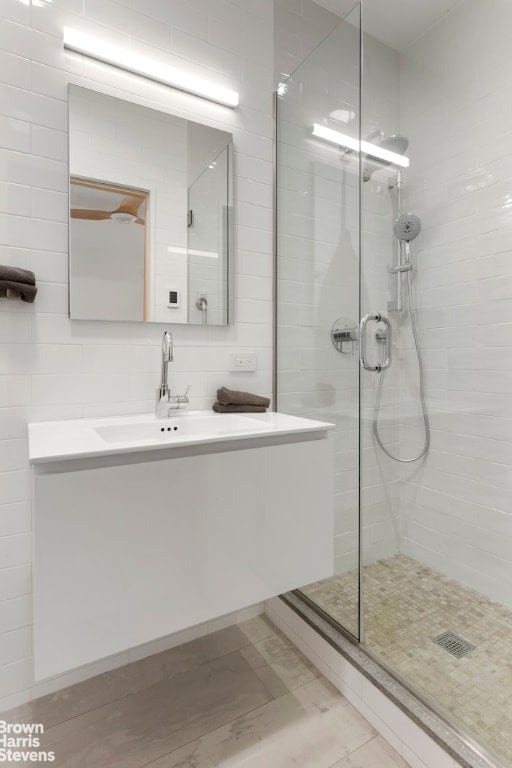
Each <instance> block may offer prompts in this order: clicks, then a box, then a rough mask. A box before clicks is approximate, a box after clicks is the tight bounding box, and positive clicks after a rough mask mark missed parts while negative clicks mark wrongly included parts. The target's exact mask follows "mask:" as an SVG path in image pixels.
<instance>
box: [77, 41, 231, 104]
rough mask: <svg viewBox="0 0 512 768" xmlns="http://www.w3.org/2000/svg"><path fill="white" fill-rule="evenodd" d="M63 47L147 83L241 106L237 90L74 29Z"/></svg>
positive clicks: (221, 102) (220, 102) (219, 102)
mask: <svg viewBox="0 0 512 768" xmlns="http://www.w3.org/2000/svg"><path fill="white" fill-rule="evenodd" d="M64 48H66V49H67V50H69V51H75V52H76V53H82V54H84V55H85V56H89V57H90V58H91V59H96V60H97V61H101V62H104V63H105V64H111V65H112V66H114V67H118V68H119V69H122V70H124V71H125V72H131V73H132V74H134V75H140V76H141V77H146V78H148V80H153V81H155V82H157V83H162V84H163V85H169V86H171V87H172V88H177V89H179V90H180V91H187V92H188V93H193V94H194V95H195V96H200V97H201V98H203V99H208V100H209V101H215V102H217V103H218V104H224V105H225V106H227V107H236V106H237V105H238V93H237V92H236V91H231V90H230V89H229V88H224V86H222V85H217V84H216V83H212V82H210V81H209V80H203V79H202V78H200V77H195V75H190V74H188V73H187V72H183V71H182V70H180V69H176V68H175V67H170V66H167V65H166V64H161V63H160V62H157V61H154V60H153V59H148V58H147V57H146V56H141V55H140V54H138V53H134V52H132V51H129V50H127V49H126V48H120V47H119V46H117V45H112V44H111V43H108V42H106V41H105V40H101V39H100V38H98V37H93V36H92V35H88V34H86V33H84V32H80V31H79V30H77V29H72V28H71V27H64Z"/></svg>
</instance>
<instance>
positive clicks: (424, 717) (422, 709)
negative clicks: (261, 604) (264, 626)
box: [265, 592, 507, 768]
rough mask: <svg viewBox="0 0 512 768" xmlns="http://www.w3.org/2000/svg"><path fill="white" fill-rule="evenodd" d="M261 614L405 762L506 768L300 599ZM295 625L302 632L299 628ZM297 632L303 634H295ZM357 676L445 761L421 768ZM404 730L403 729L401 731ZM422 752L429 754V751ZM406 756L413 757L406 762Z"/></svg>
mask: <svg viewBox="0 0 512 768" xmlns="http://www.w3.org/2000/svg"><path fill="white" fill-rule="evenodd" d="M290 611H291V612H292V613H291V614H290V613H289V612H290ZM265 612H266V613H267V615H268V617H269V618H270V619H271V620H272V621H274V623H276V624H277V626H278V627H279V628H280V629H281V630H282V631H283V632H284V633H285V634H286V635H288V636H289V637H290V639H291V640H292V641H293V642H294V643H295V644H296V645H297V646H298V647H299V648H300V650H301V651H303V652H304V654H305V655H306V656H307V657H308V658H309V659H310V660H311V661H312V662H313V664H315V666H317V667H318V668H319V669H320V671H321V672H322V673H323V674H324V675H325V677H327V678H328V679H329V680H330V681H331V682H332V683H333V684H334V685H335V687H337V688H338V689H339V690H340V691H341V693H343V694H344V695H346V698H347V699H348V700H349V701H351V703H352V704H353V705H354V706H355V707H356V709H359V710H360V711H361V712H362V714H363V715H365V716H366V717H367V719H369V720H370V722H372V717H371V715H375V717H374V719H373V720H374V721H373V722H372V724H373V725H374V726H375V727H376V729H377V730H378V731H379V732H380V733H381V735H382V736H383V737H384V738H385V739H386V740H387V741H388V742H389V743H390V744H391V746H393V747H395V749H397V751H399V752H401V754H402V756H403V757H404V759H405V760H406V761H407V760H408V758H409V759H410V757H412V758H417V759H421V760H423V763H422V765H425V766H426V768H444V765H445V760H443V757H444V756H445V757H446V759H447V761H448V762H447V763H446V765H447V766H449V767H450V768H452V762H451V760H454V761H455V764H454V765H453V768H459V766H460V768H507V766H506V765H505V764H503V763H501V762H496V758H495V757H492V756H491V755H490V754H488V753H487V752H486V751H485V749H484V748H482V747H481V746H480V745H478V744H477V743H476V742H474V741H473V740H472V739H471V738H470V737H468V736H466V735H464V734H462V733H461V732H459V731H458V730H457V729H456V728H455V727H453V726H452V725H451V724H449V723H448V722H447V721H446V720H445V719H443V717H442V716H440V715H439V714H437V713H436V712H435V711H434V710H433V709H432V708H431V707H430V706H429V704H428V703H427V702H425V701H423V700H422V699H421V698H420V697H419V696H418V695H417V694H415V693H413V692H412V691H411V690H410V689H409V688H408V687H407V686H406V685H404V684H403V683H402V682H401V681H400V680H399V679H397V678H396V677H395V676H394V675H393V674H392V673H391V672H390V671H388V670H387V669H385V668H384V667H383V666H382V664H381V663H380V662H377V661H376V660H375V659H374V658H373V657H372V656H371V655H370V654H369V653H368V652H367V651H366V650H365V649H363V648H362V647H361V646H359V645H358V644H357V643H356V642H355V641H354V640H350V639H348V637H345V636H344V635H343V634H342V633H341V632H340V631H339V630H338V629H336V628H335V627H334V626H332V625H331V624H330V622H328V621H326V620H325V619H324V618H322V617H321V616H320V615H319V614H318V613H317V612H316V611H315V610H313V609H312V608H311V607H310V606H309V605H307V604H306V603H305V602H304V601H303V600H302V598H301V597H300V596H299V595H298V594H296V593H293V592H289V593H287V594H286V595H281V596H280V597H279V598H274V599H273V600H270V601H268V602H267V603H266V604H265ZM297 620H299V621H300V624H302V626H300V624H297ZM293 625H295V626H293ZM299 629H300V630H302V631H300V632H299V631H298V630H299ZM309 629H313V630H314V632H315V635H316V637H315V636H313V637H312V640H313V642H312V643H308V640H307V633H308V630H309ZM304 634H305V635H306V637H304ZM319 643H320V644H322V646H323V647H322V648H321V649H320V652H319V651H318V650H315V648H313V645H315V647H316V648H317V649H318V645H319ZM333 650H334V652H333ZM320 654H321V655H320ZM340 657H341V658H340ZM329 659H330V661H329ZM347 665H348V666H347ZM337 667H338V668H337ZM361 676H362V677H363V678H364V679H365V680H366V681H368V682H369V683H370V684H371V685H372V686H374V687H375V688H376V689H377V690H378V691H379V692H380V693H382V694H383V695H384V696H385V697H386V698H387V699H388V700H389V701H390V702H391V704H392V705H394V708H395V709H396V708H398V709H399V710H400V713H402V714H403V715H405V716H406V718H407V719H408V720H409V721H411V724H414V725H413V726H412V727H413V728H414V726H417V727H419V728H420V729H421V731H422V732H423V735H424V736H426V737H427V738H428V740H429V741H430V743H431V744H432V742H433V746H434V745H435V749H436V751H439V750H442V751H443V752H444V755H443V754H442V753H441V752H440V753H439V755H437V756H436V758H434V759H435V762H432V761H431V760H430V761H429V762H425V757H421V755H418V754H417V752H416V751H415V750H414V748H413V746H412V745H411V744H408V743H407V739H406V737H404V736H403V735H401V734H400V733H399V731H400V727H398V728H397V730H394V729H393V726H392V725H391V724H390V723H389V722H386V721H385V719H384V718H382V719H381V715H380V714H379V713H378V712H373V710H371V708H369V707H368V705H367V704H366V703H365V702H364V700H363V699H362V698H361V696H360V694H358V693H357V692H356V690H355V688H357V682H358V681H357V679H356V678H359V681H360V680H361ZM351 683H353V684H352V685H351ZM375 720H378V722H375ZM402 720H403V718H402ZM405 729H406V726H404V730H405ZM402 745H403V746H404V747H405V748H406V749H405V751H402V750H401V746H402ZM425 749H426V751H428V745H426V746H425ZM408 750H410V751H411V754H410V756H409V752H408ZM427 759H428V758H427ZM440 761H441V762H442V765H441V762H440ZM412 764H413V765H414V763H412Z"/></svg>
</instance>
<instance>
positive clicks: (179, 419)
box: [95, 412, 267, 443]
mask: <svg viewBox="0 0 512 768" xmlns="http://www.w3.org/2000/svg"><path fill="white" fill-rule="evenodd" d="M266 429H267V427H266V426H265V424H261V423H260V424H258V422H257V421H255V420H253V419H250V418H247V417H244V416H242V415H240V414H231V413H229V414H228V413H226V414H222V415H219V414H215V413H209V412H208V413H207V414H201V413H194V412H191V413H184V414H179V415H176V416H174V417H172V416H171V417H170V418H169V419H155V418H151V417H150V418H149V419H148V420H147V421H145V422H140V423H135V424H110V425H107V426H104V427H96V428H95V431H96V432H97V434H98V435H99V436H100V437H101V438H102V439H103V440H105V442H107V443H126V442H139V441H141V442H144V443H146V442H148V441H149V442H151V443H153V442H155V441H156V442H159V443H161V442H165V443H169V442H172V443H175V442H176V441H177V440H181V438H183V437H194V438H197V439H201V438H208V437H212V436H217V435H226V434H228V433H233V434H243V433H246V432H255V431H256V432H257V431H262V432H264V431H265V430H266Z"/></svg>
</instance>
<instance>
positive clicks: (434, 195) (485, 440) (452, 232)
mask: <svg viewBox="0 0 512 768" xmlns="http://www.w3.org/2000/svg"><path fill="white" fill-rule="evenodd" d="M511 24H512V7H511V5H510V3H509V2H507V1H506V0H496V2H492V3H481V2H479V0H466V1H465V2H463V3H461V4H460V5H459V6H458V7H457V8H456V9H455V10H453V11H452V12H451V13H450V14H449V15H448V16H446V17H445V18H444V19H442V21H441V22H440V23H439V24H437V25H436V26H435V27H433V28H432V29H431V30H430V31H429V32H428V33H427V34H425V35H424V36H423V37H422V38H421V39H420V40H418V41H416V42H415V43H414V45H412V46H410V48H409V49H408V50H407V51H406V52H405V53H404V54H403V55H402V57H401V130H402V131H403V132H404V133H406V134H407V135H408V136H409V137H410V140H411V143H410V147H409V151H408V154H409V156H410V158H411V168H410V170H409V172H408V173H407V175H406V180H407V190H408V193H407V197H406V206H407V207H408V208H409V209H411V210H413V211H415V212H416V213H417V214H418V215H419V216H420V217H421V219H422V221H423V230H422V232H421V234H420V236H419V237H418V240H417V242H416V248H415V257H414V261H415V262H416V264H417V268H418V272H417V276H416V279H415V284H416V292H417V297H418V307H419V320H420V326H421V337H422V345H423V350H424V356H425V368H426V385H427V400H428V405H429V409H430V413H431V423H432V447H431V450H430V453H429V455H428V458H427V459H426V461H424V462H423V463H422V464H420V465H418V466H416V467H414V468H412V469H407V470H406V471H404V472H403V475H402V477H403V482H402V488H401V519H402V548H403V550H404V551H405V552H406V553H407V554H410V555H412V556H414V557H416V558H418V559H419V560H421V561H423V562H425V563H427V564H428V565H430V566H432V567H433V568H435V569H436V570H439V571H441V572H443V573H446V574H448V575H449V576H451V577H454V578H456V579H458V580H459V581H461V582H463V583H465V584H468V585H469V586H471V587H474V588H475V589H477V590H479V591H480V592H483V593H484V594H487V595H490V596H491V597H492V598H495V599H497V600H499V601H501V602H504V603H506V604H507V605H509V606H512V515H511V513H510V509H511V506H510V499H511V491H512V397H511V392H512V375H511V371H512V345H511V339H512V323H511V320H510V317H511V314H510V313H511V309H512V212H511V209H510V202H511V200H512V107H511V104H512V99H511V96H512V59H511V56H510V28H511ZM410 344H411V342H410V339H409V342H408V345H409V347H410ZM406 363H407V368H406V369H404V370H405V378H404V381H403V395H402V402H403V405H404V410H406V411H407V412H408V413H409V416H411V415H412V414H413V413H414V411H413V409H412V403H413V401H414V398H416V402H417V391H416V388H415V386H414V384H413V383H411V382H413V381H414V378H413V377H415V376H416V368H415V361H414V356H413V353H412V350H409V354H408V355H407V359H406ZM411 427H412V425H411V422H410V420H409V424H408V425H407V424H406V426H405V428H404V429H403V431H402V433H401V444H402V446H403V451H404V452H405V451H410V452H413V451H414V450H416V449H417V447H418V444H419V442H420V440H421V425H420V428H419V429H418V422H417V421H416V426H415V427H414V428H411ZM418 432H420V438H419V437H418Z"/></svg>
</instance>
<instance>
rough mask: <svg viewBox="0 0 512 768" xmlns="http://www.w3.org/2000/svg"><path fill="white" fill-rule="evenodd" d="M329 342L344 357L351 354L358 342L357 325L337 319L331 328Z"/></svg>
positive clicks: (340, 318)
mask: <svg viewBox="0 0 512 768" xmlns="http://www.w3.org/2000/svg"><path fill="white" fill-rule="evenodd" d="M331 341H332V344H333V346H334V348H335V349H337V350H338V352H341V353H342V354H344V355H350V354H353V353H354V351H355V349H356V348H357V343H358V341H359V333H358V328H357V325H355V324H354V323H351V322H350V320H346V319H344V318H343V317H339V318H338V319H337V320H336V322H335V323H334V325H333V326H332V328H331Z"/></svg>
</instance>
